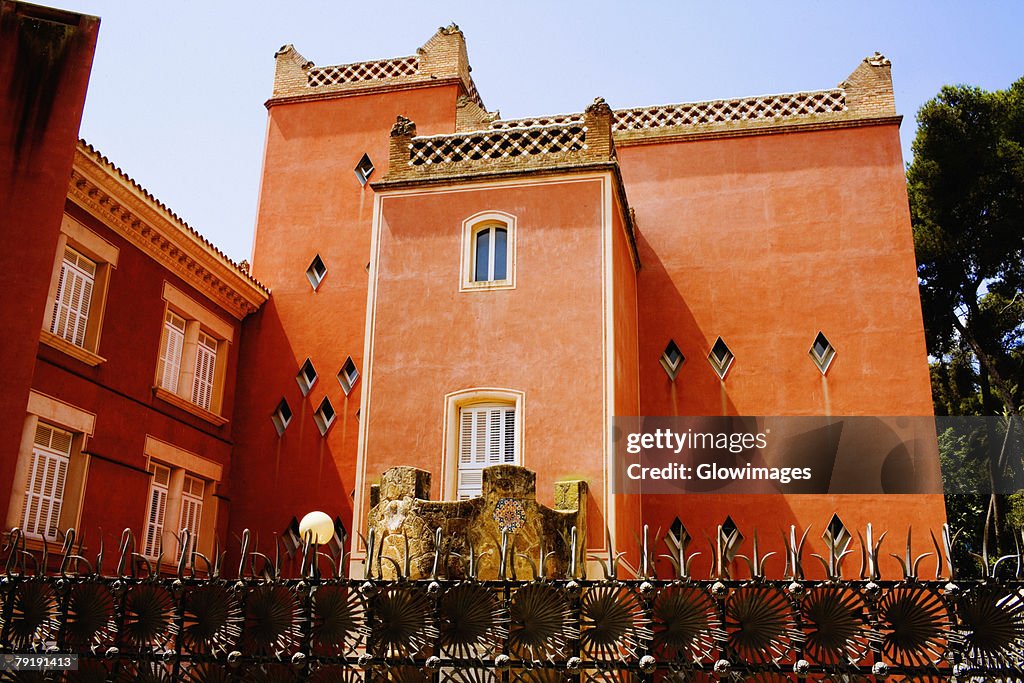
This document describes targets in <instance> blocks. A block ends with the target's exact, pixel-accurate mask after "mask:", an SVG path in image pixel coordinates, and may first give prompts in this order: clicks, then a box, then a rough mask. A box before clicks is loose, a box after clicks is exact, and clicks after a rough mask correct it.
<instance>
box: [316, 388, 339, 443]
mask: <svg viewBox="0 0 1024 683" xmlns="http://www.w3.org/2000/svg"><path fill="white" fill-rule="evenodd" d="M337 416H338V415H337V413H335V412H334V406H333V405H331V400H330V399H329V398H327V397H326V396H324V400H322V401H320V407H319V408H317V409H316V412H315V413H313V421H314V422H316V426H317V429H319V430H320V436H325V435H326V434H327V430H328V429H330V428H331V424H333V423H334V418H336V417H337Z"/></svg>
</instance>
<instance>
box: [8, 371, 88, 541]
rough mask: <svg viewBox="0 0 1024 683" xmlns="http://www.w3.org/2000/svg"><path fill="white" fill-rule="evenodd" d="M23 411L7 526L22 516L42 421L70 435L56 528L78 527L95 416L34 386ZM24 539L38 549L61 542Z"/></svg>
mask: <svg viewBox="0 0 1024 683" xmlns="http://www.w3.org/2000/svg"><path fill="white" fill-rule="evenodd" d="M26 412H27V414H26V415H25V422H24V427H23V430H22V437H21V443H20V446H19V448H18V454H17V461H16V464H15V468H14V473H13V476H12V477H11V481H10V484H9V486H10V487H11V488H10V492H11V495H10V498H9V499H8V508H7V519H6V526H7V528H8V529H10V528H13V527H16V526H21V521H22V517H21V515H22V511H23V510H24V509H25V498H26V495H27V494H28V486H29V478H30V477H31V474H32V469H33V464H34V459H35V454H34V449H35V436H36V429H37V427H38V426H39V424H40V423H43V424H46V425H48V426H50V427H54V428H56V429H59V430H62V431H64V432H68V433H70V434H71V436H72V438H71V450H70V454H69V456H68V467H67V473H66V475H65V480H64V487H63V490H62V492H61V509H60V513H59V515H58V521H57V529H58V530H64V529H68V528H71V527H74V528H78V526H79V524H78V523H79V520H80V519H81V514H82V503H83V501H84V499H85V488H86V483H87V481H88V477H89V464H90V461H91V458H90V457H89V455H88V453H87V450H86V447H87V444H88V440H89V438H90V437H91V436H92V435H93V433H94V431H95V426H96V415H95V414H94V413H91V412H89V411H87V410H83V409H81V408H79V407H77V406H74V405H71V404H70V403H65V402H64V401H61V400H60V399H57V398H54V397H53V396H48V395H46V394H42V393H40V392H38V391H36V390H34V389H33V390H31V391H30V392H29V397H28V406H27V411H26ZM27 541H28V543H29V545H30V546H31V547H34V548H40V547H42V545H43V544H44V543H50V544H54V545H57V546H59V544H60V542H59V540H55V539H53V538H47V537H45V536H44V535H41V534H30V535H28V536H27Z"/></svg>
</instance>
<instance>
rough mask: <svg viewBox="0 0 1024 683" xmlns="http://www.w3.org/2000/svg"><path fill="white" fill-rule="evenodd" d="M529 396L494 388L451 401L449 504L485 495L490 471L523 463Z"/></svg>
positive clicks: (447, 463)
mask: <svg viewBox="0 0 1024 683" xmlns="http://www.w3.org/2000/svg"><path fill="white" fill-rule="evenodd" d="M524 397H525V394H523V392H521V391H516V390H515V389H498V388H490V387H480V388H475V389H464V390H462V391H456V392H454V393H451V394H448V395H447V396H445V452H444V461H443V465H442V469H443V470H444V480H443V489H444V490H443V492H442V495H443V497H444V498H445V499H446V500H465V499H466V498H473V497H475V496H479V495H480V494H481V491H482V486H483V470H484V468H486V467H490V466H492V465H522V464H523V444H522V438H523V410H524V408H523V406H524Z"/></svg>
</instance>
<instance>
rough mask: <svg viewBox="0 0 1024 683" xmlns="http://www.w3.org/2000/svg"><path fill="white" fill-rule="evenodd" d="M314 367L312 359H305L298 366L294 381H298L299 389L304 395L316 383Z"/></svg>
mask: <svg viewBox="0 0 1024 683" xmlns="http://www.w3.org/2000/svg"><path fill="white" fill-rule="evenodd" d="M316 378H317V374H316V368H314V367H313V361H311V360H310V359H308V358H307V359H306V362H305V363H303V364H302V367H301V368H299V374H297V375H295V381H296V382H298V383H299V389H300V390H301V391H302V395H303V396H305V395H306V394H308V393H309V390H310V389H312V388H313V385H314V384H316Z"/></svg>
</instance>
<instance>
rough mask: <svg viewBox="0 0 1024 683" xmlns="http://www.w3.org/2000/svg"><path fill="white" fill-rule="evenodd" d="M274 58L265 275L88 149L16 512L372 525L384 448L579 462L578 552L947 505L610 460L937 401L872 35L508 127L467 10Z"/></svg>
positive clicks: (10, 396)
mask: <svg viewBox="0 0 1024 683" xmlns="http://www.w3.org/2000/svg"><path fill="white" fill-rule="evenodd" d="M4 7H5V12H8V11H9V10H8V7H13V5H10V4H9V3H8V4H5V5H4ZM19 7H20V6H19ZM4 16H5V17H6V16H7V14H5V15H4ZM5 21H7V20H6V19H5ZM6 26H7V24H6V23H5V27H6ZM5 30H7V29H6V28H5ZM94 34H95V31H94V26H93V33H92V34H91V35H92V36H94ZM276 60H277V62H276V75H275V84H274V91H273V95H272V97H271V99H270V100H269V101H268V102H267V106H268V110H269V125H268V132H267V140H266V149H265V159H264V173H263V178H262V185H261V190H260V203H259V214H258V220H257V230H256V235H255V240H254V247H253V258H252V266H251V270H250V269H243V268H239V267H238V266H236V265H235V264H233V263H231V262H230V261H229V260H228V259H226V258H225V257H224V256H223V255H222V254H220V252H218V251H217V250H216V249H215V248H214V247H212V246H211V245H210V244H209V243H207V242H205V241H204V240H203V239H202V238H201V237H199V236H198V235H197V234H196V233H195V232H194V231H193V230H192V229H191V228H189V227H188V226H186V225H185V224H183V223H182V222H181V221H180V220H178V219H177V218H176V217H175V216H174V214H173V213H171V212H170V211H169V210H168V209H167V208H166V207H164V206H163V205H162V204H160V203H159V202H158V201H156V200H155V199H154V198H153V197H152V196H151V195H149V194H148V193H147V192H146V191H145V190H143V189H142V188H140V187H138V186H137V185H136V184H135V183H133V182H132V181H131V180H130V179H129V178H128V177H127V176H125V175H124V174H123V173H121V172H120V171H119V170H118V169H117V168H116V167H114V166H113V165H112V164H111V163H110V162H109V161H107V160H106V159H104V158H103V157H102V156H100V155H99V154H98V153H97V152H95V150H93V149H91V148H90V147H88V146H87V145H85V144H84V143H80V144H79V145H78V147H77V148H76V149H75V152H74V159H73V167H68V168H69V169H70V173H67V172H66V173H65V174H64V180H63V181H61V182H62V187H63V192H64V195H65V205H64V207H63V208H64V210H63V214H62V217H60V216H58V213H59V212H57V211H56V209H55V208H53V209H52V210H51V211H50V214H53V215H48V216H47V217H46V218H45V222H46V225H47V226H48V229H49V230H50V233H52V234H50V235H49V236H48V237H46V238H45V239H44V238H43V237H41V235H43V234H44V233H43V232H40V233H36V234H38V235H40V237H39V240H38V242H39V243H38V244H35V245H34V246H31V249H32V250H33V257H34V258H35V261H38V262H39V263H40V264H41V263H42V262H43V261H46V267H45V268H43V267H42V266H39V268H37V271H38V272H43V271H45V273H46V275H47V277H46V278H42V277H39V278H35V280H38V281H37V282H34V284H33V286H34V288H35V289H34V297H33V298H32V301H34V302H35V303H33V304H32V311H31V316H29V317H31V318H32V321H31V322H32V324H31V325H29V324H28V323H25V325H26V330H23V332H24V334H25V335H28V337H31V338H32V339H33V343H32V344H30V345H28V344H27V343H26V344H22V345H24V346H26V349H27V347H28V346H31V347H32V348H31V353H30V352H29V351H28V350H26V349H21V351H20V352H19V353H20V355H19V358H21V360H20V361H19V363H21V366H19V367H20V370H19V372H20V373H21V375H23V376H24V377H23V379H21V380H18V381H19V382H21V384H22V385H24V386H23V387H22V388H20V389H19V388H17V387H14V388H13V389H12V391H11V392H7V391H5V392H4V400H5V401H10V402H11V406H14V405H15V404H20V407H19V408H18V410H19V411H20V413H18V414H19V415H21V416H23V417H22V419H21V420H20V421H18V424H16V425H14V424H6V426H5V427H4V429H5V430H6V432H5V433H7V432H10V433H9V434H8V435H7V437H5V438H7V441H6V442H5V444H4V446H3V447H4V451H3V457H2V458H0V465H2V466H3V467H4V468H6V470H5V471H7V472H8V473H9V475H10V481H11V482H12V484H11V486H10V487H9V490H5V491H4V492H3V493H2V494H0V495H3V496H6V498H4V500H6V501H7V504H6V509H7V523H8V525H9V526H13V525H20V526H22V527H26V528H28V530H29V531H30V532H32V533H34V534H35V535H36V536H37V537H42V538H49V539H51V540H52V541H56V540H57V539H58V534H57V530H58V529H64V528H67V527H70V526H75V527H77V528H82V529H86V530H89V529H94V528H103V529H119V528H123V527H126V526H127V527H130V528H133V529H134V530H135V531H136V536H137V538H138V539H139V543H140V545H141V546H143V550H142V551H140V552H144V553H145V554H147V555H149V556H152V555H154V554H155V553H156V552H158V546H159V543H158V540H159V539H161V538H162V539H163V540H164V542H165V543H168V542H170V540H171V537H170V536H169V532H170V531H172V530H174V531H176V530H178V529H182V528H188V529H192V530H194V531H195V532H197V537H198V541H197V548H199V549H201V550H203V551H205V552H209V551H210V550H212V547H213V543H214V538H215V537H216V536H217V535H218V534H219V535H221V536H225V535H227V534H238V533H239V532H240V531H241V530H242V529H243V528H250V529H252V530H254V531H255V532H256V535H257V537H259V538H262V539H271V538H273V537H274V536H275V535H279V534H281V532H282V531H283V530H284V529H285V527H286V526H287V525H288V523H289V521H290V520H291V519H292V517H293V516H301V515H302V514H304V513H305V512H308V511H309V510H312V509H321V510H324V511H326V512H328V513H329V514H330V515H331V516H336V517H338V518H339V519H340V520H341V521H342V523H343V524H344V525H345V526H346V527H347V528H348V529H357V530H358V529H362V528H364V526H365V520H366V515H367V512H368V505H369V491H370V486H371V484H372V483H374V481H375V480H376V478H377V477H378V476H379V474H380V473H381V472H382V471H383V470H385V469H387V468H389V467H392V466H395V465H415V466H417V467H420V468H422V469H425V470H428V471H430V472H431V473H432V475H433V481H434V486H433V495H434V496H435V497H441V498H445V499H454V498H460V497H470V496H473V495H475V494H476V493H478V491H479V481H480V471H481V468H482V467H484V466H486V465H488V464H494V463H515V464H520V465H523V466H526V467H528V468H530V469H533V470H535V471H536V472H537V473H538V486H537V490H538V493H539V495H540V499H541V501H542V502H545V503H550V502H551V501H550V493H549V492H551V491H553V490H554V484H555V482H557V481H560V480H565V479H582V480H585V481H587V482H588V484H589V491H590V493H589V495H588V497H587V500H588V509H587V519H588V523H589V536H588V539H587V542H588V547H589V549H590V550H591V551H594V552H596V551H601V550H604V549H605V544H606V539H610V540H611V542H612V543H613V544H614V545H616V546H617V547H618V546H619V545H631V539H632V537H633V534H634V533H636V531H637V530H638V529H639V528H640V526H641V525H642V524H648V525H650V526H651V528H652V529H653V528H659V527H660V528H666V527H667V526H668V525H670V524H671V523H672V521H673V520H674V519H675V518H677V517H678V518H679V519H680V520H682V521H683V522H684V523H685V524H686V525H687V526H688V527H690V528H692V529H701V528H703V529H713V528H714V527H715V525H718V524H721V523H722V522H723V521H724V520H725V518H726V517H727V516H729V517H731V519H732V520H733V522H734V523H735V524H736V525H737V526H738V527H739V528H740V529H741V530H746V529H752V528H754V527H760V528H762V529H763V530H774V529H776V528H782V527H787V526H789V525H790V524H795V525H798V526H800V527H805V526H807V525H808V524H815V525H818V527H819V528H821V526H822V525H823V524H824V523H825V522H826V521H827V520H828V519H829V517H830V516H831V515H832V513H833V512H838V513H839V514H840V515H841V517H842V519H843V521H844V522H845V523H846V525H847V526H848V527H849V528H850V529H857V528H863V527H864V525H865V524H867V523H868V522H869V521H874V522H876V523H878V522H884V523H885V524H887V525H888V527H889V528H891V529H894V530H900V531H902V530H903V529H904V528H905V527H906V526H908V525H909V524H910V523H911V522H913V523H914V525H915V526H923V527H932V528H936V527H938V526H939V525H941V523H942V522H943V521H944V508H943V503H942V498H941V496H884V497H883V496H877V497H872V496H826V495H820V496H813V495H804V496H794V497H785V496H732V497H729V496H710V495H709V496H696V495H691V496H685V497H678V496H644V497H641V496H624V495H620V494H616V493H614V492H613V491H612V490H611V484H610V479H611V468H612V461H613V443H612V434H613V419H614V417H615V416H617V415H619V416H623V415H666V416H671V415H930V414H931V398H930V385H929V377H928V366H927V357H926V351H925V345H924V334H923V325H922V320H921V313H920V302H919V299H918V293H917V281H916V270H915V262H914V253H913V244H912V241H911V233H910V223H909V214H908V210H907V201H906V191H905V186H904V179H903V170H902V168H903V167H902V160H901V156H900V148H899V139H898V126H899V117H898V116H897V114H896V110H895V107H894V103H893V98H892V87H891V81H890V73H889V71H890V65H889V63H888V61H887V60H885V58H884V57H881V56H879V55H875V56H874V57H870V58H868V59H866V60H864V62H863V63H862V64H860V65H859V66H858V67H857V69H856V70H855V71H854V72H853V73H852V74H851V75H850V76H849V77H848V78H847V79H846V80H845V81H844V82H843V83H841V84H840V85H839V86H837V87H835V88H831V89H828V90H823V91H813V92H804V93H795V94H790V95H778V96H768V97H755V98H745V99H739V100H722V101H716V102H704V103H694V104H681V105H666V106H658V107H639V108H633V109H618V110H615V109H612V108H611V107H610V106H609V105H608V104H606V103H605V102H604V101H603V100H600V99H599V100H597V101H595V102H594V103H593V104H591V105H590V106H588V107H587V108H586V109H585V111H583V112H581V113H569V114H563V115H558V116H549V117H542V118H536V119H525V120H515V121H503V120H501V119H499V118H498V117H497V115H496V114H491V113H489V112H487V110H486V108H485V107H484V104H483V102H482V100H481V98H480V96H479V94H478V93H477V90H476V85H475V84H474V83H473V80H472V79H471V77H470V69H469V60H468V55H467V50H466V44H465V40H464V37H463V35H462V33H461V32H460V31H459V30H458V28H457V27H454V26H451V27H447V28H443V29H441V30H439V31H438V32H437V33H436V34H435V35H434V36H433V37H432V38H431V39H430V40H429V41H427V43H426V44H424V45H423V46H422V47H421V48H420V49H419V50H417V52H416V54H415V55H411V56H408V57H401V58H396V59H391V60H381V61H376V62H362V63H355V64H348V65H342V66H332V67H316V66H315V65H313V64H311V63H310V62H308V61H306V60H305V59H303V58H302V57H301V55H299V53H298V52H297V51H296V50H295V49H294V48H292V47H291V46H286V47H285V48H282V50H280V51H279V52H278V54H277V57H276ZM87 66H88V65H87V64H85V66H84V67H83V68H84V69H85V71H84V73H86V74H87V70H88V69H87ZM81 88H82V93H83V94H84V82H83V83H82V84H81ZM79 102H80V99H79ZM80 109H81V105H80V104H79V106H78V111H79V112H80ZM76 120H77V119H76ZM68 125H71V124H70V123H69V124H68ZM64 137H67V135H65V136H64ZM63 144H64V145H66V146H67V148H68V149H70V148H72V147H74V145H73V144H72V143H71V142H69V141H67V140H64V141H63ZM54 145H55V149H57V150H58V151H54V152H51V153H49V154H50V157H52V158H53V159H54V160H55V161H54V164H55V169H56V170H55V171H54V174H55V175H57V176H59V171H60V170H61V169H60V168H57V164H56V161H57V160H58V159H59V157H60V154H59V149H58V148H59V145H57V143H56V142H55V143H54ZM50 157H48V158H50ZM18 177H24V176H18ZM68 177H70V178H71V182H70V185H69V184H67V180H66V179H67V178H68ZM17 182H21V181H16V182H15V183H14V184H16V183H17ZM40 182H41V181H40ZM48 182H49V185H48V186H47V187H48V191H49V192H50V194H54V187H53V186H54V185H55V183H56V181H55V180H53V179H52V178H51V179H50V180H49V181H48ZM52 203H53V202H51V204H52ZM39 220H40V221H43V220H44V218H43V217H40V218H39ZM36 252H38V253H36ZM43 256H46V258H45V259H44V258H43ZM250 272H251V275H250ZM270 292H272V295H271V294H270ZM26 296H27V295H26ZM27 300H28V299H26V301H27ZM29 327H31V328H32V332H31V333H30V332H29V331H28V328H29ZM22 341H24V340H22ZM19 343H20V342H19ZM808 349H814V350H816V351H817V355H815V353H814V351H813V350H812V352H811V353H809V352H808ZM22 366H23V367H22ZM15 375H17V373H15ZM12 377H14V376H12ZM26 405H27V410H26V407H25V406H26ZM11 410H12V411H13V407H12V408H11ZM12 414H13V412H12ZM62 468H63V469H62ZM51 472H52V473H53V475H52V477H51V475H50V473H51ZM48 477H50V478H48ZM58 480H61V483H60V484H59V485H58V484H57V481H58ZM37 484H38V485H37ZM47 487H49V488H47ZM58 489H60V496H56V495H55V493H56V492H57V490H58ZM47 491H49V492H50V493H49V494H47ZM115 491H116V495H112V493H111V492H115ZM47 495H48V496H49V498H47ZM58 497H59V498H60V501H59V505H60V510H59V512H54V510H55V509H56V508H55V507H54V505H55V502H54V501H55V500H56V498H58ZM2 503H3V500H0V507H3V505H2ZM44 513H45V514H44ZM43 519H45V520H46V521H45V522H43V521H40V520H43ZM606 530H607V533H606ZM773 535H774V534H773ZM39 542H42V540H39ZM263 543H264V545H265V546H266V545H267V544H268V543H269V540H264V541H263ZM352 543H353V545H352V551H353V557H354V559H355V560H356V561H357V562H358V561H359V560H360V559H361V555H362V553H363V552H364V548H363V547H362V545H361V541H360V540H359V539H358V538H356V539H355V540H354V541H353V542H352ZM769 545H770V543H769Z"/></svg>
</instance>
